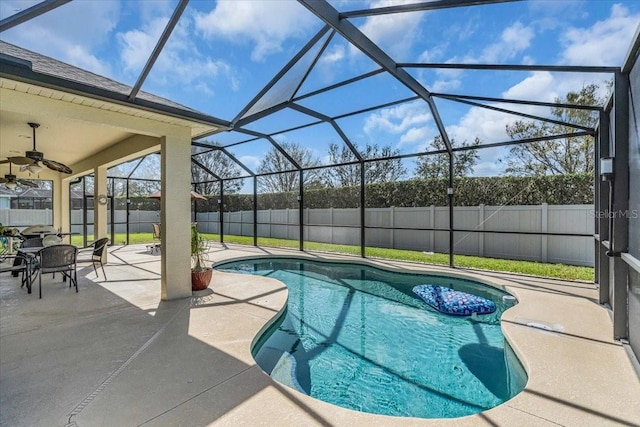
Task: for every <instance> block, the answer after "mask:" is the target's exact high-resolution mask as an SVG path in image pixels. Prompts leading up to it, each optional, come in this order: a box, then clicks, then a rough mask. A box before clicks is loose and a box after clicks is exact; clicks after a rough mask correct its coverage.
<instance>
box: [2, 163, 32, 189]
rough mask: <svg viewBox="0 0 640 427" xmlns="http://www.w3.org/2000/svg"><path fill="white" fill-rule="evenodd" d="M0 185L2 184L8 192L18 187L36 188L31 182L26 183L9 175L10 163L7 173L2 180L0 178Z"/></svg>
mask: <svg viewBox="0 0 640 427" xmlns="http://www.w3.org/2000/svg"><path fill="white" fill-rule="evenodd" d="M0 184H4V186H5V187H7V188H8V189H9V190H13V189H14V188H16V187H17V186H18V184H20V185H24V186H25V187H31V188H38V184H36V183H35V182H32V181H28V180H26V179H20V178H18V177H17V176H15V175H13V174H12V173H11V163H9V173H8V174H6V175H5V176H4V178H0Z"/></svg>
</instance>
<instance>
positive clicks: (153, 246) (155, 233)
mask: <svg viewBox="0 0 640 427" xmlns="http://www.w3.org/2000/svg"><path fill="white" fill-rule="evenodd" d="M151 225H152V226H153V240H157V242H154V243H153V244H151V245H147V249H148V250H149V251H150V252H155V251H157V250H158V249H160V241H161V240H162V239H161V238H160V224H156V223H153V224H151Z"/></svg>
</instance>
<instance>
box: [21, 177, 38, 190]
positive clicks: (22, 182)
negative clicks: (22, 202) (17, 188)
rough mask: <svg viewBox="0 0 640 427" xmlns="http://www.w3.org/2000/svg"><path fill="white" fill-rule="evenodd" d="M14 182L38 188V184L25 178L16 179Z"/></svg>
mask: <svg viewBox="0 0 640 427" xmlns="http://www.w3.org/2000/svg"><path fill="white" fill-rule="evenodd" d="M16 182H17V183H18V184H20V185H24V186H25V187H31V188H38V184H36V183H35V182H32V181H27V180H26V179H16Z"/></svg>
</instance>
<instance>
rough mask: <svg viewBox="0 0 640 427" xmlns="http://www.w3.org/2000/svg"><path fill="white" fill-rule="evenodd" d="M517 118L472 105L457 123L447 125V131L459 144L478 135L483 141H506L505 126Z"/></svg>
mask: <svg viewBox="0 0 640 427" xmlns="http://www.w3.org/2000/svg"><path fill="white" fill-rule="evenodd" d="M515 120H517V117H516V116H513V115H508V114H505V113H499V112H497V111H493V110H488V109H486V108H480V107H471V108H470V109H469V111H468V112H467V114H465V115H464V116H463V117H462V118H461V119H460V121H459V122H458V124H457V125H452V126H448V127H447V132H448V134H449V137H450V138H452V139H455V140H456V142H458V144H460V143H462V142H464V141H467V142H472V141H473V140H474V139H475V138H476V137H478V138H480V140H481V141H482V142H483V143H490V142H497V141H505V140H507V139H508V136H507V132H506V130H505V127H506V125H507V124H509V123H513V122H514V121H515Z"/></svg>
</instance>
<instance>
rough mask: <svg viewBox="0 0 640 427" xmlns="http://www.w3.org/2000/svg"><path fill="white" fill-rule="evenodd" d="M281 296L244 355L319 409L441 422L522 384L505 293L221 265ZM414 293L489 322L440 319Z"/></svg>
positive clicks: (435, 279) (406, 278)
mask: <svg viewBox="0 0 640 427" xmlns="http://www.w3.org/2000/svg"><path fill="white" fill-rule="evenodd" d="M216 269H218V270H223V271H228V272H236V273H247V274H255V275H260V276H268V277H271V278H274V279H278V280H280V281H281V282H283V283H284V284H285V285H286V286H287V288H288V289H289V299H288V302H287V308H286V311H285V312H284V314H283V315H282V316H281V317H280V318H279V319H278V320H277V321H276V322H275V323H274V324H273V325H272V326H271V327H270V328H269V329H268V330H267V331H266V332H265V333H264V334H263V335H262V336H261V337H260V338H259V339H258V340H257V343H256V345H255V346H254V348H253V355H254V358H255V359H256V361H257V363H258V364H259V365H260V367H261V368H262V369H263V370H264V371H265V372H267V373H269V374H270V375H271V376H272V377H273V378H274V379H275V380H277V381H279V382H281V383H283V384H285V385H287V386H289V387H292V388H295V389H297V390H299V391H301V392H303V393H306V394H308V395H310V396H313V397H315V398H317V399H321V400H324V401H326V402H329V403H332V404H335V405H339V406H343V407H346V408H351V409H354V410H358V411H363V412H371V413H377V414H385V415H394V416H405V417H422V418H451V417H460V416H464V415H470V414H474V413H478V412H482V411H484V410H487V409H489V408H492V407H494V406H496V405H499V404H501V403H503V402H505V401H506V400H508V399H510V398H512V397H513V396H515V395H516V394H517V393H519V392H520V391H521V390H522V389H523V388H524V385H525V383H526V381H527V377H526V374H525V372H524V370H523V368H522V366H521V365H520V363H519V361H518V360H517V359H516V357H515V356H514V354H513V352H512V351H511V349H510V348H509V346H508V345H507V344H506V343H505V340H504V337H503V335H502V332H501V330H500V316H501V315H502V313H503V312H504V310H506V309H507V308H508V306H507V305H506V304H505V303H503V300H502V297H503V296H504V295H507V294H506V293H504V292H502V291H500V290H498V289H495V288H492V287H489V286H486V285H482V284H480V283H477V282H473V281H469V280H462V279H453V278H449V277H444V276H432V275H424V274H405V273H396V272H389V271H384V270H380V269H376V268H372V267H367V266H364V265H358V264H342V263H326V262H317V261H311V260H296V259H261V260H251V261H237V262H230V263H225V264H223V265H219V266H217V267H216ZM423 283H430V284H437V285H442V286H447V287H449V288H453V289H455V290H460V291H463V292H468V293H472V294H475V295H479V296H482V297H484V298H487V299H491V300H492V301H494V302H495V303H496V305H497V310H496V312H495V313H492V314H488V315H480V316H474V317H453V316H447V315H444V314H441V313H439V312H437V311H435V310H434V309H432V308H431V307H429V306H428V305H427V304H425V303H424V302H422V300H420V299H418V298H417V297H416V296H415V295H413V293H412V291H411V289H412V287H413V286H415V285H418V284H423Z"/></svg>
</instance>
